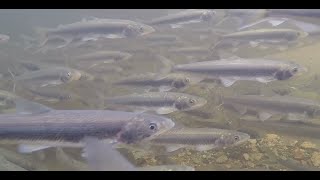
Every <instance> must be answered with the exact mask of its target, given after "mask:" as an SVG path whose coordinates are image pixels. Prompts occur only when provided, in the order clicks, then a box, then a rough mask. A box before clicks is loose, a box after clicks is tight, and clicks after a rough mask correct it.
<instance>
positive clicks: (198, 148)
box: [196, 145, 215, 151]
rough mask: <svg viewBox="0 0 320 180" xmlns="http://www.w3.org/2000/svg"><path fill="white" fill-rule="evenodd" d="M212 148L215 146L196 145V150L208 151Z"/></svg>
mask: <svg viewBox="0 0 320 180" xmlns="http://www.w3.org/2000/svg"><path fill="white" fill-rule="evenodd" d="M213 148H215V146H213V145H198V146H196V150H197V151H208V150H210V149H213Z"/></svg>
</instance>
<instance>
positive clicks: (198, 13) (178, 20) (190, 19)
mask: <svg viewBox="0 0 320 180" xmlns="http://www.w3.org/2000/svg"><path fill="white" fill-rule="evenodd" d="M215 15H216V12H215V11H213V10H201V9H189V10H185V11H181V12H178V13H174V14H169V15H167V16H163V17H160V18H156V19H153V20H151V21H150V22H146V24H149V25H163V24H169V25H170V26H171V28H180V27H182V26H183V25H185V24H192V23H201V22H208V21H211V20H212V19H213V18H214V17H215Z"/></svg>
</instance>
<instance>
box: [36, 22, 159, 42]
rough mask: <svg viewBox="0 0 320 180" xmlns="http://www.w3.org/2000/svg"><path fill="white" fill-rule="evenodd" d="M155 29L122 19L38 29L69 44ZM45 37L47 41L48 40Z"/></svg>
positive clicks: (124, 36) (140, 33)
mask: <svg viewBox="0 0 320 180" xmlns="http://www.w3.org/2000/svg"><path fill="white" fill-rule="evenodd" d="M154 31H155V30H154V29H153V28H152V27H151V26H148V25H145V24H142V23H137V22H134V21H129V20H121V19H99V18H92V19H82V21H79V22H75V23H71V24H66V25H59V26H58V27H56V28H54V29H44V28H42V29H41V28H40V29H38V32H39V33H40V34H42V35H43V36H44V37H45V38H46V39H50V38H56V37H61V38H62V39H64V40H66V44H65V45H68V44H69V43H70V42H72V41H82V42H85V41H92V40H93V41H95V40H98V39H99V38H110V39H115V38H126V37H136V36H142V35H146V34H150V33H152V32H154ZM46 39H45V41H46Z"/></svg>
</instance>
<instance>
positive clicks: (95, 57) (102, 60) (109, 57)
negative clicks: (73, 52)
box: [72, 51, 132, 68]
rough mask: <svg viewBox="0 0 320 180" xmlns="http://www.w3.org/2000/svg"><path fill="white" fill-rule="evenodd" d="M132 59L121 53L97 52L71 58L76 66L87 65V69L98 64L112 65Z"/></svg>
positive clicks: (128, 55) (127, 54)
mask: <svg viewBox="0 0 320 180" xmlns="http://www.w3.org/2000/svg"><path fill="white" fill-rule="evenodd" d="M131 57H132V54H129V53H126V52H121V51H97V52H93V53H88V54H83V55H80V56H78V57H72V59H73V60H74V61H76V63H77V64H79V63H86V64H89V66H88V67H89V68H92V67H94V66H97V65H100V64H106V63H113V62H119V61H124V60H128V59H130V58H131Z"/></svg>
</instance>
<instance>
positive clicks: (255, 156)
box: [251, 153, 263, 161]
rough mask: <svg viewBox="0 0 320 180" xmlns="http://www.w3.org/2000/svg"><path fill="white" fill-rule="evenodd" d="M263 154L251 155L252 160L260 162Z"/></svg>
mask: <svg viewBox="0 0 320 180" xmlns="http://www.w3.org/2000/svg"><path fill="white" fill-rule="evenodd" d="M262 156H263V154H262V153H253V154H252V155H251V158H252V159H254V160H256V161H259V160H260V159H261V158H262Z"/></svg>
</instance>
